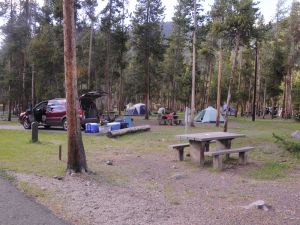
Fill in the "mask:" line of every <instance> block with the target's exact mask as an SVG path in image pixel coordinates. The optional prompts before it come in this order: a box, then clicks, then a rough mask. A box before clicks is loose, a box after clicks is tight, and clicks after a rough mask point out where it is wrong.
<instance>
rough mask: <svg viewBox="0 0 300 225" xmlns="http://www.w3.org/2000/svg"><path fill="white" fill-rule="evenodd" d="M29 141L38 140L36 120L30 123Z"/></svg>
mask: <svg viewBox="0 0 300 225" xmlns="http://www.w3.org/2000/svg"><path fill="white" fill-rule="evenodd" d="M31 141H32V142H33V143H35V142H38V141H39V130H38V123H37V122H32V124H31Z"/></svg>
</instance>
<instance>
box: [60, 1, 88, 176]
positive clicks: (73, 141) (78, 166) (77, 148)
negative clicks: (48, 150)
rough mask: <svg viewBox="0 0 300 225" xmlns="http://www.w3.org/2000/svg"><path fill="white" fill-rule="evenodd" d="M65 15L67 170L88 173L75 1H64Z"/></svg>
mask: <svg viewBox="0 0 300 225" xmlns="http://www.w3.org/2000/svg"><path fill="white" fill-rule="evenodd" d="M63 15H64V64H65V86H66V98H67V120H68V132H67V137H68V163H67V170H68V172H69V173H72V172H84V171H87V163H86V156H85V151H84V146H83V142H82V136H81V130H80V120H79V115H78V111H79V100H78V93H77V77H76V76H77V69H76V45H75V21H74V0H64V1H63Z"/></svg>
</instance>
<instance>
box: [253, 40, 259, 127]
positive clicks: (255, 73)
mask: <svg viewBox="0 0 300 225" xmlns="http://www.w3.org/2000/svg"><path fill="white" fill-rule="evenodd" d="M257 64H258V46H257V42H256V43H255V69H254V85H253V103H252V121H255V116H256V85H257V66H258V65H257Z"/></svg>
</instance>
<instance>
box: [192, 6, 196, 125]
mask: <svg viewBox="0 0 300 225" xmlns="http://www.w3.org/2000/svg"><path fill="white" fill-rule="evenodd" d="M196 18H197V17H196V0H194V32H193V66H192V95H191V121H190V126H191V127H193V126H194V116H195V85H196V81H195V80H196V79H195V78H196V30H197V28H196V27H197V20H196Z"/></svg>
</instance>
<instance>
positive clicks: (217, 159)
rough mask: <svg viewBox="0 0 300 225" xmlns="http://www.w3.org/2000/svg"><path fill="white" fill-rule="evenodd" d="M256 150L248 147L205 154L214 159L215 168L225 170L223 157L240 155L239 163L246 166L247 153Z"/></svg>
mask: <svg viewBox="0 0 300 225" xmlns="http://www.w3.org/2000/svg"><path fill="white" fill-rule="evenodd" d="M250 150H254V147H250V146H246V147H241V148H232V149H224V150H218V151H211V152H205V153H204V155H206V156H212V157H213V166H214V168H215V169H219V170H221V169H222V168H223V163H222V157H220V156H221V155H225V154H232V153H239V163H241V164H243V165H245V164H246V163H247V154H246V153H247V152H248V151H250Z"/></svg>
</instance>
